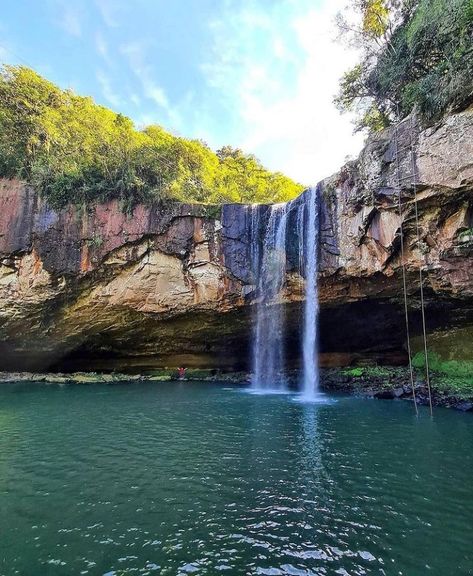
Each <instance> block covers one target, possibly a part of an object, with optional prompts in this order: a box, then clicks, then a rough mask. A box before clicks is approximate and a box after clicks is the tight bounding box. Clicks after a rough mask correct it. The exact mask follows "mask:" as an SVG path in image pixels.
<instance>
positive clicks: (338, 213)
mask: <svg viewBox="0 0 473 576" xmlns="http://www.w3.org/2000/svg"><path fill="white" fill-rule="evenodd" d="M411 149H413V150H414V152H415V153H414V156H413V158H414V162H412V157H411ZM413 183H415V187H414V185H413ZM399 189H400V198H401V212H400V210H399ZM415 192H416V194H415ZM318 193H319V195H320V210H321V214H320V226H321V229H320V250H321V252H320V270H319V297H320V307H321V310H320V331H321V358H322V362H325V363H329V364H332V365H337V364H348V363H351V362H353V361H360V360H364V359H368V360H376V361H377V362H383V361H390V362H391V361H398V360H399V361H404V360H405V334H406V332H405V315H404V301H403V282H402V270H403V263H404V269H405V272H406V286H407V292H408V304H409V320H410V326H411V333H412V336H413V346H414V349H418V348H419V347H420V345H421V342H420V338H419V336H420V333H421V330H420V328H421V324H420V284H419V278H420V276H419V269H420V270H421V271H422V275H423V281H424V296H425V310H426V324H427V331H428V336H429V345H430V346H432V347H433V349H436V350H438V351H439V353H441V354H442V355H444V356H448V357H450V358H459V359H461V358H463V357H471V355H472V354H473V344H472V342H473V339H472V338H471V336H470V334H472V333H473V258H472V256H473V109H469V110H466V111H464V112H461V113H459V114H455V115H452V116H449V117H448V118H447V119H446V120H445V121H444V122H443V123H442V124H440V125H438V126H435V127H433V128H428V129H421V128H420V127H419V126H417V125H416V123H415V121H414V120H413V119H408V120H406V121H405V122H403V123H401V124H400V125H399V126H397V127H395V128H391V129H389V130H386V131H385V132H383V133H380V134H379V135H377V136H376V137H371V138H370V139H369V140H368V142H367V144H366V146H365V148H364V149H363V151H362V152H361V154H360V156H359V158H358V159H357V160H356V161H353V162H350V163H348V164H347V165H346V166H344V167H343V168H342V169H341V171H340V172H339V173H337V174H335V175H334V176H332V177H330V178H328V179H326V180H324V181H323V182H321V183H320V185H319V187H318ZM416 200H417V202H416ZM304 201H305V197H304V194H303V195H301V196H300V197H299V198H297V199H296V200H294V201H293V205H294V206H297V205H298V204H299V203H301V202H304ZM268 209H269V208H268V207H267V206H261V207H259V208H258V210H260V211H261V214H262V220H263V221H264V215H265V212H267V211H268ZM294 212H295V211H294ZM250 214H251V210H250V209H249V207H247V206H243V205H225V206H223V207H213V206H199V205H184V204H178V203H171V202H166V203H162V204H156V205H150V206H143V205H139V206H136V207H135V209H134V210H133V212H132V213H124V212H123V211H122V210H121V208H120V206H119V204H118V203H117V202H110V203H108V204H102V205H95V206H88V207H77V206H70V207H67V208H65V209H62V210H59V211H57V210H54V209H52V208H51V207H49V206H48V205H47V203H46V202H45V201H44V200H43V199H41V198H40V197H39V196H38V195H37V194H36V193H35V191H34V190H33V189H31V188H30V187H29V186H27V185H26V184H24V183H22V182H19V181H6V180H3V181H1V182H0V369H2V370H46V369H48V370H49V369H61V370H68V369H71V370H72V369H74V370H77V369H82V370H87V369H101V370H136V371H138V370H145V369H148V368H150V369H152V368H156V367H165V366H169V367H175V366H178V365H181V364H184V365H187V366H199V367H205V368H212V367H216V368H217V367H218V368H225V369H245V368H247V367H248V365H249V357H250V346H249V340H250V335H251V330H252V322H253V321H254V320H253V318H254V314H253V313H252V312H253V309H254V306H255V303H256V302H257V301H258V298H260V297H261V295H260V294H259V293H258V288H257V286H255V282H254V278H253V277H252V272H251V266H250V265H249V262H250V254H251V234H250V223H249V219H250ZM288 218H289V219H288V243H287V257H286V270H287V274H286V280H287V281H286V285H285V288H284V293H283V296H282V298H281V299H280V301H279V302H278V303H277V304H274V305H278V306H282V307H283V311H284V314H285V318H286V325H287V330H286V350H287V352H288V357H289V361H292V362H293V363H294V364H295V363H296V362H297V358H298V355H299V354H298V352H297V351H298V349H299V342H298V339H299V334H300V329H299V327H300V323H301V301H302V300H303V297H304V278H302V277H301V275H300V274H299V272H298V266H297V262H295V259H296V256H295V254H296V251H295V249H294V246H295V245H296V244H297V241H298V239H297V229H296V226H295V222H294V221H293V219H292V216H291V214H289V217H288ZM401 229H402V230H403V232H404V254H403V256H404V257H403V258H402V250H401Z"/></svg>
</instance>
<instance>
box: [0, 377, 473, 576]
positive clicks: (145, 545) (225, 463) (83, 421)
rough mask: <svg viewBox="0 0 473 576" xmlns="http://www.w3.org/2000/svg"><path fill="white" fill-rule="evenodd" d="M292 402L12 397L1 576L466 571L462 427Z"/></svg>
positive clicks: (152, 393)
mask: <svg viewBox="0 0 473 576" xmlns="http://www.w3.org/2000/svg"><path fill="white" fill-rule="evenodd" d="M293 400H300V398H298V397H297V396H295V395H294V394H290V395H288V396H282V395H267V396H259V395H252V394H246V393H245V394H240V393H234V390H228V388H225V389H224V388H220V387H218V386H215V384H201V385H200V384H188V385H179V386H174V385H168V384H159V385H151V384H134V385H133V386H132V387H127V386H107V387H102V386H87V387H78V386H65V387H62V388H58V387H54V386H50V387H41V386H37V385H26V384H18V385H13V386H2V387H1V388H0V510H1V512H2V526H1V528H0V529H1V535H0V536H1V537H0V558H1V559H2V562H3V564H1V565H0V566H1V569H0V574H2V576H3V575H5V576H9V575H10V574H20V575H21V576H30V575H31V576H37V575H38V574H47V575H48V576H49V575H52V576H55V575H58V576H62V575H64V576H66V575H69V574H84V575H85V574H89V575H92V576H95V575H103V574H107V575H108V576H123V575H126V574H153V573H159V574H162V575H170V576H171V575H172V576H175V575H176V574H181V575H183V576H186V575H189V574H197V575H206V576H211V575H215V574H220V573H228V574H232V575H233V574H235V575H238V574H243V575H256V574H268V575H272V574H275V575H290V576H302V575H305V576H319V575H324V576H330V575H349V576H355V575H370V574H373V575H375V574H376V575H383V574H384V575H397V576H399V575H401V576H403V575H404V576H417V575H418V574H424V573H428V574H431V575H434V576H435V575H438V576H449V575H450V574H451V575H452V576H453V575H455V576H464V575H465V576H466V575H467V574H472V572H473V571H472V567H473V553H472V549H471V541H470V537H471V521H472V518H473V487H472V483H471V478H472V476H473V456H472V454H473V424H472V422H471V417H470V416H469V415H463V414H453V413H451V412H448V411H442V410H439V411H438V412H437V414H436V416H435V419H434V421H430V419H429V418H420V419H419V420H416V419H415V418H413V417H412V411H411V409H410V408H411V407H410V406H409V405H407V404H403V403H399V402H398V403H395V402H393V403H388V402H370V401H365V400H362V399H355V398H345V397H338V398H336V399H333V398H329V397H324V398H323V400H324V402H321V403H304V402H300V401H293ZM334 400H336V401H334Z"/></svg>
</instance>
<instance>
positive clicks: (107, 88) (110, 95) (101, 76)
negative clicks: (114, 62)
mask: <svg viewBox="0 0 473 576" xmlns="http://www.w3.org/2000/svg"><path fill="white" fill-rule="evenodd" d="M95 77H96V78H97V81H98V83H99V84H100V88H101V89H102V95H103V97H104V98H105V100H107V102H109V103H110V104H111V105H112V106H114V107H115V108H119V107H120V106H121V105H122V103H123V101H122V99H121V98H120V96H119V94H118V93H117V92H115V90H113V88H112V83H111V80H110V78H109V77H108V76H107V75H106V74H105V72H103V71H102V70H98V71H97V72H96V74H95Z"/></svg>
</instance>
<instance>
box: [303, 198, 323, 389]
mask: <svg viewBox="0 0 473 576" xmlns="http://www.w3.org/2000/svg"><path fill="white" fill-rule="evenodd" d="M304 205H305V206H306V210H300V211H299V215H300V218H299V219H298V221H299V226H298V228H303V230H304V232H303V235H302V238H301V236H300V237H299V260H300V262H301V261H302V262H303V266H304V268H305V304H304V333H303V343H302V355H303V365H304V372H303V383H302V395H303V396H304V398H306V399H309V400H310V399H314V398H315V397H316V395H317V394H318V392H319V366H318V327H317V320H318V313H319V301H318V290H317V272H318V239H319V206H318V194H317V188H310V189H309V190H308V192H307V202H304V204H303V206H304ZM304 212H305V214H304ZM301 248H302V253H303V257H302V258H301Z"/></svg>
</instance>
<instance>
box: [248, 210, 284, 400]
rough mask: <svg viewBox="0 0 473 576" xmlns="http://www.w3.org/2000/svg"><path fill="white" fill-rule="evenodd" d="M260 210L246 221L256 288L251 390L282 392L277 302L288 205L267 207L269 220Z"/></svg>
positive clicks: (281, 316)
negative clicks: (248, 224) (256, 300)
mask: <svg viewBox="0 0 473 576" xmlns="http://www.w3.org/2000/svg"><path fill="white" fill-rule="evenodd" d="M261 208H262V207H258V206H252V207H251V221H250V226H251V232H250V234H251V246H252V257H251V260H252V270H253V277H254V280H255V283H256V285H257V289H258V303H257V305H256V323H255V328H254V334H253V388H254V389H255V390H259V391H264V390H266V391H268V390H283V389H285V387H286V385H285V382H284V376H283V368H284V366H283V364H284V346H283V339H284V310H283V306H281V303H280V300H281V291H282V289H283V287H284V283H285V277H286V228H287V216H288V205H287V204H274V205H272V206H270V207H269V208H268V210H269V217H267V218H265V219H263V218H262V215H263V214H262V210H261ZM266 219H267V222H266V225H265V226H264V223H265V220H266ZM262 229H264V233H263V230H262Z"/></svg>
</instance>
